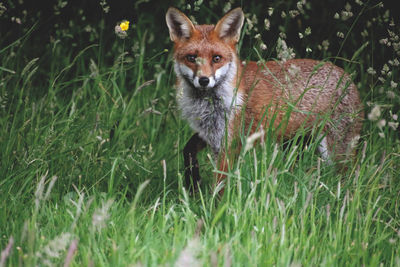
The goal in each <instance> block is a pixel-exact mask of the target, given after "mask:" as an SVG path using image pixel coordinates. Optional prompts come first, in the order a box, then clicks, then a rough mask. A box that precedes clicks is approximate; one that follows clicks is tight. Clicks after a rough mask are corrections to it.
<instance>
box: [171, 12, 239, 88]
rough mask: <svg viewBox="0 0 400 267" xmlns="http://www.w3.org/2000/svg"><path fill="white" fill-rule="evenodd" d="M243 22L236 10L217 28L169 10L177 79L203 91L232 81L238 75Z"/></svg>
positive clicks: (227, 15) (226, 16)
mask: <svg viewBox="0 0 400 267" xmlns="http://www.w3.org/2000/svg"><path fill="white" fill-rule="evenodd" d="M243 20H244V15H243V11H242V9H241V8H236V9H233V10H232V11H230V12H229V13H227V14H226V15H225V16H224V17H223V18H222V19H221V20H219V21H218V23H217V24H216V25H194V24H193V23H192V22H191V21H190V19H189V18H188V17H187V16H185V14H183V13H182V12H180V11H179V10H178V9H176V8H172V7H171V8H169V9H168V12H167V14H166V21H167V25H168V29H169V34H170V37H171V40H172V41H173V42H174V60H175V72H176V74H177V77H178V80H183V81H184V82H186V83H188V84H189V85H190V86H191V87H192V88H193V89H194V90H200V91H204V90H212V89H215V88H218V87H219V86H220V85H221V84H224V83H225V82H227V81H228V80H232V79H233V77H235V76H236V72H237V61H238V58H237V54H236V44H237V42H238V40H239V37H240V31H241V28H242V25H243ZM229 82H233V81H229Z"/></svg>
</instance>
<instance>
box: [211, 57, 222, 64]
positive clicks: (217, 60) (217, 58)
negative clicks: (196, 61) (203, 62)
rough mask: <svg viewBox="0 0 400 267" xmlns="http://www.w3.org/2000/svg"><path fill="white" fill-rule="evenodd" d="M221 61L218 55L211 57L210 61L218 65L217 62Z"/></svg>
mask: <svg viewBox="0 0 400 267" xmlns="http://www.w3.org/2000/svg"><path fill="white" fill-rule="evenodd" d="M221 59H222V56H220V55H215V56H213V58H212V61H213V62H214V63H218V62H220V61H221Z"/></svg>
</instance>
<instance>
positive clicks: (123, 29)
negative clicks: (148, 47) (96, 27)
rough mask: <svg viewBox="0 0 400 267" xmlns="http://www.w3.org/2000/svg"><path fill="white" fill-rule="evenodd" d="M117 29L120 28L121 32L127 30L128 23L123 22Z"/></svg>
mask: <svg viewBox="0 0 400 267" xmlns="http://www.w3.org/2000/svg"><path fill="white" fill-rule="evenodd" d="M119 27H121V30H122V31H127V30H128V29H129V21H127V20H124V21H123V22H121V24H119Z"/></svg>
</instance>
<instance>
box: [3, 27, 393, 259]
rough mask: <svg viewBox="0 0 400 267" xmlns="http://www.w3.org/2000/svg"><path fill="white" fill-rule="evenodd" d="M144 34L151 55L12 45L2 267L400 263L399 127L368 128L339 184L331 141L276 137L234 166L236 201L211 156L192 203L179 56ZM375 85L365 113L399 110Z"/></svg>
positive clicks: (6, 77) (7, 64) (230, 180)
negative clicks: (216, 178)
mask: <svg viewBox="0 0 400 267" xmlns="http://www.w3.org/2000/svg"><path fill="white" fill-rule="evenodd" d="M138 23H140V22H138ZM35 27H36V26H35ZM144 28H145V27H140V24H139V25H138V26H137V27H136V28H135V32H134V33H132V34H134V37H133V39H134V40H136V41H137V42H138V43H137V45H138V50H135V53H136V55H133V54H132V53H131V50H130V48H129V47H130V46H128V43H126V44H124V42H125V41H124V40H115V43H114V44H113V47H112V49H113V51H118V52H115V59H114V61H112V62H110V61H107V60H105V59H104V58H102V55H104V53H105V51H104V49H106V44H105V43H102V42H99V43H97V44H94V45H90V46H87V47H81V48H80V49H78V50H74V49H73V50H71V49H69V47H65V46H63V45H62V43H60V42H54V43H52V44H51V45H50V46H48V47H49V49H46V52H45V53H44V54H42V55H39V56H37V57H32V58H30V57H26V55H27V54H26V53H24V51H25V50H26V49H28V48H27V46H28V45H29V44H30V43H29V40H30V38H33V37H32V36H31V34H32V32H31V31H28V32H27V34H26V35H25V36H22V37H21V39H20V40H18V41H16V42H13V43H11V45H9V46H5V47H4V48H2V49H0V62H1V65H0V67H1V68H0V75H1V76H0V97H1V102H0V114H1V116H0V126H1V127H0V174H1V180H0V249H1V251H2V254H1V259H0V266H6V265H8V266H36V265H47V266H59V265H64V266H70V265H71V266H82V265H83V266H127V265H132V266H141V265H144V266H158V265H172V266H174V265H175V266H188V265H192V266H203V265H205V266H222V265H224V266H231V265H234V266H269V265H277V266H289V265H290V266H301V265H304V266H310V265H324V266H326V265H328V266H329V265H337V266H344V265H346V266H347V265H353V266H360V265H366V266H377V265H383V266H398V265H399V264H400V256H399V254H398V252H399V251H400V217H399V211H400V207H399V205H400V199H399V193H398V192H400V182H399V177H400V173H399V167H400V153H399V151H400V144H399V142H398V137H396V134H397V133H396V132H395V131H393V130H392V129H391V128H390V127H386V126H385V127H377V126H376V121H374V120H373V121H368V120H367V121H366V122H365V124H364V129H363V136H362V139H361V143H360V147H359V152H358V154H357V157H356V159H355V162H354V163H352V164H350V165H349V168H348V170H347V171H346V172H345V173H339V172H336V171H335V170H334V169H332V168H331V167H330V166H329V165H327V164H325V163H324V162H323V161H322V160H321V159H320V158H319V154H318V153H316V150H317V144H318V141H319V140H316V139H314V140H311V142H309V143H307V144H303V142H304V134H303V133H298V135H297V136H295V137H294V140H292V141H293V142H292V143H289V144H276V143H275V142H273V141H271V138H268V137H270V136H271V135H273V132H271V131H270V130H268V129H265V135H264V139H265V142H264V143H263V144H262V145H255V146H248V147H247V149H246V150H243V152H242V153H241V155H240V157H239V160H238V161H237V162H236V163H235V164H234V166H231V170H230V171H229V173H227V180H226V187H225V194H224V196H223V197H222V198H220V197H219V196H218V194H217V190H216V189H215V188H214V187H213V186H212V185H213V173H214V172H215V171H216V170H215V168H214V166H213V162H212V160H211V157H210V156H209V154H210V153H211V152H210V151H207V150H206V151H205V152H204V153H202V154H201V156H200V159H199V160H200V162H201V170H202V176H203V178H204V183H203V184H202V186H201V189H200V192H199V193H198V194H195V195H189V194H188V192H187V191H186V190H185V189H184V188H183V182H182V178H183V177H182V175H183V169H182V162H183V159H182V156H181V151H182V149H183V147H184V145H185V142H186V141H187V140H188V138H189V137H190V135H191V134H192V132H191V130H190V129H189V127H188V125H187V124H186V123H185V122H184V121H182V120H181V119H180V117H179V113H178V112H177V108H176V103H175V92H174V90H173V89H172V87H173V83H174V78H173V77H174V76H173V70H172V62H171V55H170V54H168V53H167V52H166V51H164V50H160V51H157V53H153V52H149V51H148V50H147V49H146V48H147V45H146V40H147V37H148V34H149V33H148V32H146V31H145V30H144ZM103 34H105V33H103ZM126 42H128V41H126ZM125 52H127V53H128V54H125ZM353 60H357V58H354V59H353ZM346 68H347V71H349V72H352V71H353V69H352V68H353V65H349V66H346ZM359 77H360V79H359V84H360V85H362V86H361V90H362V95H363V97H364V102H367V101H370V100H372V101H375V100H377V101H378V100H379V101H381V102H383V100H382V99H381V98H379V97H380V96H379V95H378V96H377V97H375V96H374V95H373V94H375V91H373V92H370V91H368V90H366V89H363V88H369V87H368V86H370V84H371V83H370V81H371V78H370V76H368V75H367V74H365V73H361V74H360V76H359ZM380 86H381V85H380ZM382 86H383V87H384V89H383V90H384V91H387V90H391V84H390V82H386V83H384V84H383V85H382ZM373 88H375V87H373ZM381 108H382V109H384V108H386V107H385V106H384V105H383V106H382V107H381ZM389 109H390V108H387V109H386V111H387V113H389ZM395 112H396V110H394V109H393V114H395ZM380 133H383V134H384V138H382V137H381V136H382V135H379V134H380ZM246 138H247V136H243V141H244V142H245V141H246Z"/></svg>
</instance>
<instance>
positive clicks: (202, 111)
mask: <svg viewBox="0 0 400 267" xmlns="http://www.w3.org/2000/svg"><path fill="white" fill-rule="evenodd" d="M243 20H244V15H243V12H242V10H241V9H240V8H236V9H234V10H232V11H230V12H229V13H227V14H226V15H225V16H224V17H223V18H222V19H221V20H220V21H219V22H218V23H217V24H216V25H215V26H214V25H194V24H193V23H192V22H191V21H190V20H189V18H187V17H186V16H185V15H184V14H183V13H182V12H180V11H179V10H177V9H175V8H170V9H169V10H168V12H167V14H166V21H167V25H168V28H169V33H170V37H171V40H172V41H173V42H174V62H175V65H174V68H175V72H176V76H177V84H176V86H177V101H178V105H179V107H180V109H181V111H182V115H183V117H184V118H185V119H187V120H188V122H189V124H190V126H191V127H192V128H193V130H194V131H195V132H196V134H195V135H194V136H193V137H192V138H191V139H190V140H189V142H188V143H187V145H186V146H185V148H184V160H185V168H186V169H185V176H186V183H187V184H188V185H189V186H190V185H193V186H194V189H195V188H196V186H197V183H198V182H199V181H200V176H199V170H198V162H197V157H196V154H197V153H198V152H199V151H200V150H201V149H203V148H204V147H205V146H206V145H208V146H210V147H211V149H212V150H213V152H214V153H215V154H216V155H217V156H218V157H217V158H218V159H219V168H220V170H221V171H222V172H224V171H226V170H227V162H226V161H227V152H229V153H233V154H234V153H237V151H229V149H230V148H229V146H230V143H231V141H232V140H233V139H234V138H237V137H238V136H239V131H240V130H241V129H242V124H243V123H244V129H246V130H250V133H252V132H255V131H256V130H257V127H259V126H260V125H261V126H262V127H275V128H276V129H278V127H279V126H280V125H281V124H282V123H283V121H284V122H285V127H280V129H281V130H280V131H277V134H278V138H279V137H282V138H290V137H291V136H293V135H294V134H295V133H296V131H298V130H300V129H305V128H307V127H312V125H315V124H316V123H318V121H319V120H321V119H323V118H326V117H327V116H328V118H329V119H328V120H327V123H326V124H325V126H324V128H323V135H322V138H321V141H320V144H319V152H320V153H321V156H322V158H324V159H325V160H327V161H330V160H337V159H342V158H344V157H348V156H349V155H351V154H353V152H354V145H355V144H356V142H357V140H358V138H359V134H360V130H361V124H362V117H363V114H362V105H361V102H360V98H359V94H358V91H357V88H356V86H355V85H354V83H353V82H352V81H351V79H350V77H349V75H347V74H346V73H345V72H344V70H343V69H341V68H339V67H337V66H335V65H333V64H332V63H329V62H321V61H315V60H311V59H294V60H287V61H284V62H283V61H282V62H278V61H270V62H266V63H264V64H257V63H256V62H252V61H250V62H242V61H241V60H240V59H239V57H238V55H237V52H236V44H237V42H238V40H239V37H240V31H241V27H242V25H243ZM289 110H290V112H289V115H288V111H289ZM225 136H226V137H227V140H228V142H227V144H228V147H225V146H224V144H225V142H224V140H225V139H224V137H225ZM236 149H237V148H236ZM222 178H223V175H219V179H222Z"/></svg>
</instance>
